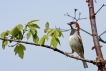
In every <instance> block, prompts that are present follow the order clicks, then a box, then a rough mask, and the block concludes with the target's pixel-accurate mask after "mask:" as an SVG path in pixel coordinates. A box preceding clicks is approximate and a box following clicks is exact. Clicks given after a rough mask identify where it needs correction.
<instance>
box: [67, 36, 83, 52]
mask: <svg viewBox="0 0 106 71" xmlns="http://www.w3.org/2000/svg"><path fill="white" fill-rule="evenodd" d="M69 44H70V46H71V48H72V49H73V50H74V51H75V52H77V53H79V52H81V51H82V50H81V44H80V42H79V40H78V35H77V34H73V35H71V36H70V37H69Z"/></svg>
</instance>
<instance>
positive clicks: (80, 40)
mask: <svg viewBox="0 0 106 71" xmlns="http://www.w3.org/2000/svg"><path fill="white" fill-rule="evenodd" d="M78 39H79V42H80V44H81V48H82V51H83V54H84V47H83V43H82V39H81V36H80V33H79V34H78Z"/></svg>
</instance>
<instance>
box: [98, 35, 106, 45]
mask: <svg viewBox="0 0 106 71" xmlns="http://www.w3.org/2000/svg"><path fill="white" fill-rule="evenodd" d="M98 39H99V41H101V42H103V43H105V44H106V41H104V40H103V39H102V38H101V37H100V36H98Z"/></svg>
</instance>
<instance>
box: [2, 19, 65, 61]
mask: <svg viewBox="0 0 106 71" xmlns="http://www.w3.org/2000/svg"><path fill="white" fill-rule="evenodd" d="M38 21H39V20H31V21H29V22H28V23H27V24H26V25H22V24H18V25H16V26H15V27H14V28H13V29H12V30H7V31H4V32H2V33H1V35H0V38H5V39H13V40H23V38H26V39H27V40H28V39H29V38H32V39H33V43H37V44H40V46H42V45H45V42H46V41H48V40H50V46H52V47H54V49H55V48H57V45H58V44H59V45H60V40H59V37H63V34H62V32H61V30H60V29H59V28H58V29H57V28H56V29H51V28H50V24H49V22H47V23H46V24H45V29H44V35H43V36H42V37H41V38H39V36H38V32H37V29H40V26H39V25H38V24H36V22H38ZM49 38H50V39H49ZM9 43H12V41H7V40H2V48H3V49H5V47H6V46H7V45H8V44H9ZM11 47H15V48H14V53H15V55H17V54H18V56H19V57H20V58H21V59H23V58H24V51H25V50H26V47H25V45H23V44H21V43H20V42H18V43H16V44H15V45H13V46H11Z"/></svg>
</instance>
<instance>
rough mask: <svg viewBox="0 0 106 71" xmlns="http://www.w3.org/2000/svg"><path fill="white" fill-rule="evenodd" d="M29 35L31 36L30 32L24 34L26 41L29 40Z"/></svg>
mask: <svg viewBox="0 0 106 71" xmlns="http://www.w3.org/2000/svg"><path fill="white" fill-rule="evenodd" d="M31 34H32V33H31V32H30V31H29V32H28V33H27V34H26V38H27V40H28V39H29V38H30V36H31Z"/></svg>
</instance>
